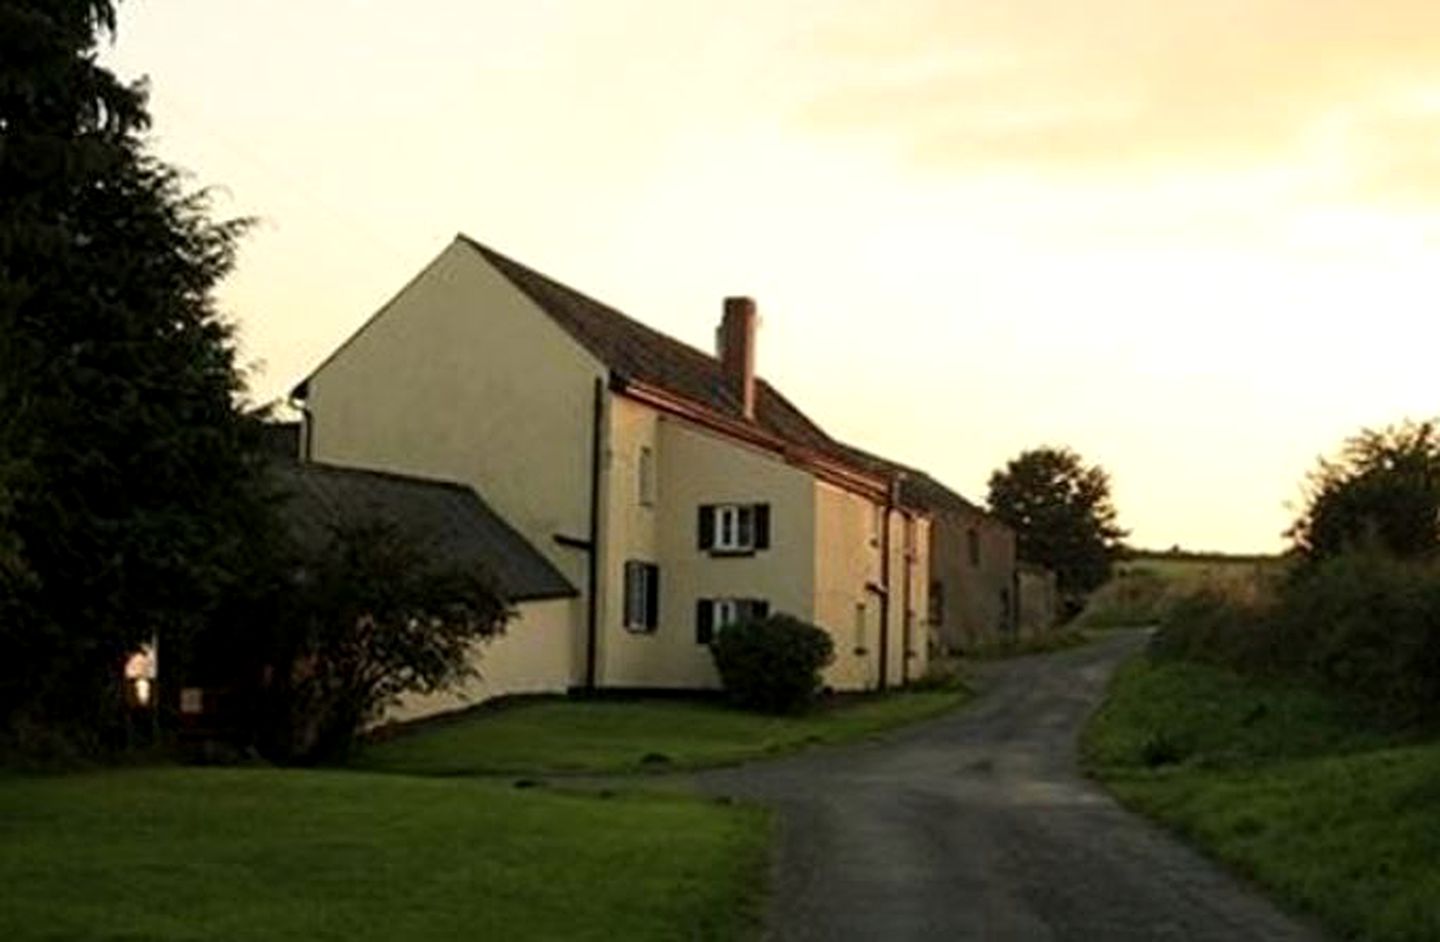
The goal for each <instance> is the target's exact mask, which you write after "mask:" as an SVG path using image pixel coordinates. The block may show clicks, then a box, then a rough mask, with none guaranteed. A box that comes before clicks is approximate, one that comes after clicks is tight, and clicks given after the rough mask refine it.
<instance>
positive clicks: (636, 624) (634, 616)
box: [625, 559, 660, 631]
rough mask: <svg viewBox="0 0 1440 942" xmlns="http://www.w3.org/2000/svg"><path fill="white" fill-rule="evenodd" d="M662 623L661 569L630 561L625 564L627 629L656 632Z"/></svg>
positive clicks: (653, 565) (638, 561)
mask: <svg viewBox="0 0 1440 942" xmlns="http://www.w3.org/2000/svg"><path fill="white" fill-rule="evenodd" d="M659 623H660V567H659V566H657V565H655V564H654V563H647V562H641V561H640V560H635V559H632V560H628V561H627V562H626V563H625V627H626V628H628V629H630V630H631V631H654V630H655V627H656V626H657V625H658V624H659Z"/></svg>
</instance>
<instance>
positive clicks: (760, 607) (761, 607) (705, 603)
mask: <svg viewBox="0 0 1440 942" xmlns="http://www.w3.org/2000/svg"><path fill="white" fill-rule="evenodd" d="M769 614H770V603H769V602H767V601H765V600H764V599H697V600H696V601H695V643H696V644H709V643H710V642H711V641H713V640H714V638H715V632H717V631H719V630H720V629H722V628H724V627H725V626H726V625H733V624H736V623H738V622H742V621H751V620H754V619H760V618H765V617H766V616H768V615H769Z"/></svg>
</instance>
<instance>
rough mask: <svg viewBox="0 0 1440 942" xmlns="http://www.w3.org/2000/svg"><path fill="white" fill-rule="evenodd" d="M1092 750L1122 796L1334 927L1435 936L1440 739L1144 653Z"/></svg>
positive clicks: (1287, 688)
mask: <svg viewBox="0 0 1440 942" xmlns="http://www.w3.org/2000/svg"><path fill="white" fill-rule="evenodd" d="M1084 749H1085V755H1086V758H1087V762H1088V763H1089V764H1090V767H1091V769H1092V771H1093V772H1095V773H1096V774H1097V775H1098V776H1099V777H1100V778H1102V779H1103V780H1104V781H1105V782H1106V784H1107V785H1108V786H1109V787H1110V788H1111V789H1112V790H1113V791H1114V792H1115V793H1116V794H1117V795H1118V796H1119V797H1120V798H1121V799H1122V800H1123V801H1125V802H1126V803H1127V804H1129V805H1131V806H1132V807H1134V808H1136V809H1138V810H1140V811H1142V812H1144V813H1146V814H1148V815H1150V816H1152V817H1155V818H1157V819H1158V820H1160V821H1162V822H1164V823H1166V824H1168V825H1169V826H1171V827H1173V828H1175V829H1176V830H1178V831H1180V832H1181V833H1183V834H1185V835H1186V836H1188V837H1189V838H1191V839H1192V840H1194V841H1195V842H1196V843H1198V844H1199V845H1200V846H1201V847H1203V848H1204V849H1206V850H1207V851H1209V852H1210V853H1212V854H1213V855H1215V856H1216V857H1218V858H1219V859H1221V860H1223V861H1225V862H1226V863H1228V864H1230V865H1231V866H1232V867H1234V868H1235V869H1236V870H1238V871H1240V872H1241V873H1244V874H1246V875H1247V876H1250V877H1252V878H1254V879H1255V880H1257V881H1258V882H1260V883H1261V884H1264V885H1266V886H1268V887H1269V888H1271V889H1272V890H1273V891H1274V892H1275V894H1276V895H1277V897H1278V898H1280V899H1281V900H1282V901H1287V902H1289V903H1290V904H1291V905H1292V906H1294V907H1296V908H1297V909H1299V910H1302V911H1305V912H1309V913H1312V914H1314V915H1315V916H1317V917H1318V918H1319V919H1320V920H1321V921H1322V922H1323V923H1325V924H1326V925H1327V926H1329V927H1330V928H1331V929H1332V930H1333V931H1334V932H1335V933H1336V934H1337V935H1340V936H1343V937H1346V938H1356V939H1370V940H1394V942H1401V940H1405V942H1419V940H1422V939H1423V940H1434V939H1440V742H1437V741H1434V740H1430V741H1420V740H1416V739H1415V738H1414V737H1410V738H1408V739H1407V738H1405V737H1401V736H1399V735H1396V734H1393V733H1385V732H1381V731H1378V730H1376V729H1375V728H1374V727H1372V726H1371V725H1369V724H1368V723H1367V721H1366V719H1365V718H1364V717H1363V716H1362V715H1360V714H1357V713H1356V712H1355V711H1354V710H1352V709H1350V708H1349V707H1347V706H1345V705H1342V704H1339V703H1337V702H1335V701H1333V700H1329V699H1326V698H1325V697H1323V696H1320V695H1319V694H1316V693H1315V692H1313V691H1310V690H1307V689H1304V688H1301V687H1296V686H1293V685H1287V684H1278V683H1268V682H1265V683H1262V682H1259V681H1255V680H1251V679H1242V678H1240V677H1237V676H1236V675H1234V674H1231V673H1228V672H1226V671H1223V670H1219V669H1216V668H1211V667H1205V666H1201V665H1195V664H1186V663H1171V662H1165V663H1152V662H1150V661H1149V660H1148V659H1145V658H1141V659H1138V660H1136V661H1133V662H1131V663H1130V664H1129V665H1126V666H1125V667H1124V668H1122V669H1121V671H1120V672H1119V673H1118V674H1117V675H1116V678H1115V681H1114V683H1113V685H1112V687H1111V691H1110V696H1109V698H1108V700H1107V702H1106V704H1105V706H1104V707H1103V708H1102V709H1101V710H1100V711H1099V712H1098V713H1097V714H1096V716H1095V718H1094V719H1093V720H1092V722H1091V724H1090V726H1089V728H1088V729H1087V730H1086V733H1085V738H1084Z"/></svg>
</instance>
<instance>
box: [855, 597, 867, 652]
mask: <svg viewBox="0 0 1440 942" xmlns="http://www.w3.org/2000/svg"><path fill="white" fill-rule="evenodd" d="M866 620H867V615H866V611H865V603H864V602H856V603H855V656H856V657H864V656H865V655H866V654H868V653H870V652H869V651H868V650H866V648H865V642H866V638H865V622H866Z"/></svg>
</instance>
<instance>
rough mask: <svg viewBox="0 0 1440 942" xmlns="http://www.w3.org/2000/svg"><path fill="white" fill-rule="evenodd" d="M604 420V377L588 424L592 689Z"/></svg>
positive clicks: (588, 682)
mask: <svg viewBox="0 0 1440 942" xmlns="http://www.w3.org/2000/svg"><path fill="white" fill-rule="evenodd" d="M604 420H605V381H604V380H602V379H599V378H596V380H595V394H594V403H593V406H592V422H591V428H590V547H589V550H588V553H589V557H588V560H587V565H586V571H585V579H586V582H587V585H586V592H585V596H586V597H585V689H586V690H587V691H594V690H595V684H596V659H597V657H596V643H597V639H598V636H599V629H600V602H599V599H598V598H597V594H598V593H597V589H598V588H599V585H600V460H601V450H600V445H601V442H600V436H601V433H602V428H601V425H602V423H603V422H604Z"/></svg>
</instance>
